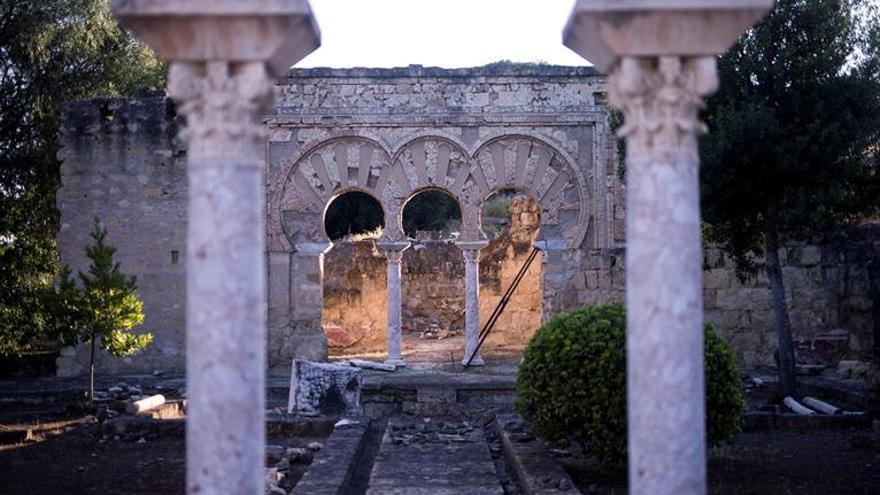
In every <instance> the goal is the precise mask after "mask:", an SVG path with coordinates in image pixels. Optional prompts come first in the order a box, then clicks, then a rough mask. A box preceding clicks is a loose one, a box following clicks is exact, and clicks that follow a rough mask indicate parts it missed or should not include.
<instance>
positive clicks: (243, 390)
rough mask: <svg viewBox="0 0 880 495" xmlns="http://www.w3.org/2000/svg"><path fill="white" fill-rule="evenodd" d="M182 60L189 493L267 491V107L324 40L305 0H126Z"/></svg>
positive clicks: (165, 52) (145, 33)
mask: <svg viewBox="0 0 880 495" xmlns="http://www.w3.org/2000/svg"><path fill="white" fill-rule="evenodd" d="M113 6H114V12H115V13H116V15H117V16H118V17H119V18H120V20H121V21H122V22H123V24H125V25H126V26H128V27H129V28H130V29H131V30H132V31H133V32H134V33H135V34H136V35H137V36H139V37H140V38H141V39H143V40H144V41H146V42H147V43H148V44H150V45H151V46H152V47H153V48H155V49H156V51H157V52H158V54H159V55H160V56H161V57H163V58H165V59H166V60H168V61H170V62H171V68H170V73H169V86H170V88H169V89H170V93H171V96H172V97H173V98H174V99H175V100H176V101H177V102H178V103H179V106H178V111H179V112H180V113H181V114H182V115H183V116H184V117H186V127H185V128H184V130H183V131H182V137H183V139H185V140H186V141H187V159H188V169H187V172H188V174H187V180H188V182H187V184H188V196H189V211H188V222H187V224H188V227H187V250H186V361H187V363H186V368H187V374H186V379H187V400H188V404H187V428H186V456H187V493H189V494H199V495H219V494H241V493H263V491H264V490H265V475H264V471H265V412H266V411H265V368H266V312H267V307H266V257H265V252H266V247H265V239H266V231H265V205H264V195H265V193H264V187H265V180H264V178H263V166H264V163H263V160H262V159H260V158H259V150H260V147H262V146H265V136H264V127H263V125H262V124H261V120H262V117H263V115H264V113H265V112H266V111H268V110H269V109H270V108H271V105H272V86H273V83H274V80H275V77H278V76H280V75H282V74H283V73H284V72H286V70H287V68H289V67H290V65H292V64H293V63H294V62H296V61H297V60H299V59H300V58H302V57H303V56H305V55H306V54H308V53H309V52H311V51H312V50H314V49H315V48H317V46H318V44H319V38H318V33H317V29H316V27H315V24H314V19H313V18H312V15H311V12H310V11H309V6H308V3H307V2H306V1H305V0H256V1H252V2H245V3H242V2H238V1H233V0H214V1H206V0H205V1H192V0H190V1H185V0H180V1H173V0H168V1H163V2H157V1H153V0H117V1H115V2H114V4H113Z"/></svg>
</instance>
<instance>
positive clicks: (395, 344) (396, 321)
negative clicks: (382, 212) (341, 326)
mask: <svg viewBox="0 0 880 495" xmlns="http://www.w3.org/2000/svg"><path fill="white" fill-rule="evenodd" d="M409 246H410V243H408V242H380V243H378V244H377V247H378V248H379V249H380V250H381V251H382V253H384V254H385V258H386V259H387V260H388V356H387V357H386V358H385V362H386V363H387V364H393V365H395V366H405V365H406V361H404V360H403V357H402V356H401V348H402V340H403V321H402V320H403V316H402V313H403V312H402V310H401V287H400V262H401V260H402V259H403V252H404V251H406V250H407V249H408V248H409Z"/></svg>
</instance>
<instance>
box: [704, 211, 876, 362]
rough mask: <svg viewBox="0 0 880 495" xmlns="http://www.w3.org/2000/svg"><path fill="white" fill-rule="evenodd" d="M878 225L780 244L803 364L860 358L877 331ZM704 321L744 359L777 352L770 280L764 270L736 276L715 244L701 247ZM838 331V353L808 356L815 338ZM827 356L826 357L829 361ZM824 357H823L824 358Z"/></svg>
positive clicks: (763, 357) (762, 358)
mask: <svg viewBox="0 0 880 495" xmlns="http://www.w3.org/2000/svg"><path fill="white" fill-rule="evenodd" d="M878 246H880V225H876V224H875V225H863V226H860V227H859V228H857V229H855V230H853V231H850V232H848V233H845V234H838V235H834V236H829V238H828V239H826V240H825V241H824V242H821V243H817V244H816V245H792V246H788V247H785V248H782V249H781V250H780V255H779V258H780V262H781V263H782V276H783V280H784V282H785V289H786V296H787V299H788V302H789V306H790V316H791V330H792V334H793V336H794V337H795V340H796V344H798V347H799V352H798V358H799V361H802V362H811V361H814V360H817V361H818V362H821V364H831V365H836V362H835V361H834V359H840V358H841V357H848V358H851V359H863V360H867V358H868V355H869V353H870V352H871V350H872V348H873V347H874V345H875V336H876V335H880V332H878V326H880V318H878V316H880V314H878V313H880V273H878V268H880V250H878ZM704 264H705V266H706V268H707V270H706V271H705V277H704V292H703V293H704V296H705V297H704V304H705V307H706V321H708V322H710V323H712V324H713V326H714V327H715V329H716V330H717V331H718V333H719V334H720V335H722V336H723V337H724V338H725V339H726V340H727V341H728V342H730V343H731V345H732V346H733V348H734V350H735V351H736V353H737V355H738V356H739V357H740V360H741V361H742V362H744V363H746V364H749V365H771V364H773V363H774V359H773V352H774V351H775V350H776V347H777V344H776V330H775V313H774V309H773V308H774V307H773V299H772V297H771V291H770V282H769V280H768V279H767V276H766V275H764V274H763V273H761V274H759V275H758V276H757V277H755V278H754V279H753V280H749V281H746V282H741V281H740V280H739V279H738V278H737V277H736V274H735V271H734V269H733V263H732V262H731V261H730V260H728V259H725V257H724V256H723V254H722V253H721V251H720V250H719V249H717V248H712V247H710V248H707V249H706V253H705V263H704ZM829 333H831V334H833V337H834V339H835V340H836V339H837V338H838V337H839V336H843V339H844V342H845V344H844V349H848V351H846V350H844V352H843V353H837V354H836V355H831V356H818V355H817V356H813V353H812V352H809V349H810V348H811V347H812V341H813V340H815V339H816V338H817V337H818V338H819V339H825V338H828V337H829V335H828V334H829ZM829 359H831V360H832V361H831V362H828V360H829ZM823 361H824V362H823Z"/></svg>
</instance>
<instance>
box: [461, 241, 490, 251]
mask: <svg viewBox="0 0 880 495" xmlns="http://www.w3.org/2000/svg"><path fill="white" fill-rule="evenodd" d="M455 245H456V246H458V247H459V248H460V249H461V250H462V251H470V250H473V251H479V250H480V249H483V248H485V247H486V246H488V245H489V241H459V242H456V243H455Z"/></svg>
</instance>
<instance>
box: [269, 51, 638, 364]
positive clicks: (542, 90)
mask: <svg viewBox="0 0 880 495" xmlns="http://www.w3.org/2000/svg"><path fill="white" fill-rule="evenodd" d="M605 86H606V79H605V77H604V76H602V75H600V74H598V73H596V72H594V70H593V69H591V68H572V67H540V66H539V67H534V66H516V65H513V66H507V65H501V66H493V67H482V68H474V69H453V70H450V69H436V68H423V67H420V66H411V67H408V68H400V69H309V70H293V71H291V73H290V77H289V78H287V79H286V80H284V81H282V82H281V84H279V86H278V87H277V92H276V101H277V105H276V108H275V110H274V111H273V112H272V113H271V114H270V115H269V119H268V125H269V133H270V138H269V146H268V160H267V161H268V174H267V175H268V177H267V182H268V185H267V187H268V194H267V197H268V215H269V218H268V225H267V229H268V236H269V239H268V245H269V251H270V252H269V258H270V259H269V263H270V272H269V276H270V294H269V297H270V308H269V328H270V330H269V338H270V343H269V358H270V363H279V364H281V363H286V362H288V361H289V359H290V358H291V357H292V356H294V355H299V356H302V355H303V353H313V355H317V354H318V352H315V351H316V350H317V351H320V349H321V348H322V345H323V342H325V340H324V339H325V333H324V332H323V331H322V330H321V318H322V315H326V314H327V312H326V311H324V310H322V308H321V306H320V304H319V303H318V302H319V301H320V300H322V299H323V300H324V301H325V302H326V301H327V298H324V297H322V291H323V290H324V289H325V288H326V286H325V285H324V284H323V281H322V280H323V279H322V277H321V273H322V272H321V270H322V267H323V273H324V275H325V276H326V275H327V274H328V273H332V272H334V270H336V267H335V266H332V265H334V264H335V263H337V261H335V258H334V256H335V255H334V253H333V251H332V250H330V247H331V244H330V242H329V239H327V237H326V234H325V232H324V231H323V214H324V211H325V209H326V206H327V204H329V202H330V201H332V199H333V198H334V197H336V196H337V195H339V194H342V193H345V192H347V191H352V190H357V191H361V192H365V193H367V194H371V195H373V196H374V197H375V198H376V199H377V200H378V201H379V203H380V204H381V205H382V207H383V210H384V212H385V218H384V225H385V231H384V234H383V239H382V241H383V242H401V241H406V239H405V237H404V236H403V233H402V230H401V229H400V213H401V209H402V206H403V204H405V202H406V200H408V198H410V197H412V195H414V194H417V193H418V192H419V191H421V190H424V189H425V188H436V189H441V190H444V191H445V192H447V193H449V194H450V195H451V196H452V197H453V198H455V199H456V200H457V201H458V202H459V206H460V208H461V210H462V232H461V236H460V237H459V240H462V241H474V240H478V239H479V238H480V234H479V231H480V218H479V210H480V207H481V204H482V202H483V201H484V200H485V199H486V198H487V197H488V196H490V195H491V194H492V193H493V192H495V191H497V190H499V189H501V188H505V187H511V186H515V187H517V188H519V189H522V190H523V191H524V192H525V193H527V194H529V195H531V196H532V197H533V198H534V199H535V200H536V201H537V202H538V209H539V217H540V222H541V225H540V235H539V239H538V242H539V243H541V246H542V249H543V251H544V253H545V254H544V258H543V260H542V264H541V266H542V268H544V269H542V270H540V271H539V272H538V273H540V276H541V277H542V279H541V280H540V282H539V283H535V284H532V285H531V286H530V287H528V290H534V291H536V292H537V293H538V294H540V298H541V303H540V305H537V306H539V307H540V308H541V315H540V319H542V320H543V319H546V318H549V316H551V315H552V313H549V312H548V311H547V308H562V307H564V304H563V302H562V299H561V298H562V290H561V289H562V288H563V287H564V286H565V285H566V284H568V283H569V281H570V280H571V279H572V278H573V277H576V274H577V272H578V268H579V266H580V264H581V263H582V262H583V260H584V259H585V258H588V257H590V256H591V252H592V251H593V250H596V251H597V252H598V251H602V250H605V249H608V248H609V247H612V246H614V245H615V242H616V240H618V239H620V238H621V236H622V233H620V232H617V231H616V230H617V228H618V227H619V223H617V222H615V221H614V219H613V216H614V215H615V213H614V212H615V205H616V204H618V203H620V202H621V201H622V198H621V197H619V196H618V195H617V194H618V193H619V192H620V187H619V182H620V181H619V178H618V177H617V174H616V167H615V166H614V164H613V161H610V160H611V159H610V158H609V157H608V150H609V149H610V146H609V141H612V140H611V139H610V134H609V130H608V124H607V112H606V108H605V106H604V102H603V101H604V100H603V95H604V93H605V92H606V88H605ZM456 250H457V248H454V249H452V251H451V252H450V256H451V257H452V258H450V261H449V263H452V264H450V265H449V267H450V268H449V269H450V270H451V271H452V272H455V271H456V270H460V268H456V267H460V266H461V265H458V263H463V261H458V260H459V259H460V256H461V254H460V251H459V252H455V251H456ZM328 251H329V252H328ZM433 251H434V246H428V245H427V244H425V249H419V248H418V247H416V248H413V249H410V250H409V251H407V252H406V253H405V254H404V261H403V301H404V303H403V304H404V327H405V330H407V329H416V330H418V332H420V333H421V332H422V331H423V330H424V329H426V328H427V329H431V328H435V329H436V328H437V327H441V328H440V330H442V329H443V328H442V327H443V326H444V325H450V327H451V328H453V329H454V328H455V327H456V326H457V325H460V323H458V322H457V321H458V320H459V319H460V317H458V316H457V314H456V313H457V311H458V310H457V304H458V303H457V302H456V300H457V298H459V297H461V295H462V294H463V293H464V290H463V288H461V286H460V285H458V284H459V283H460V282H458V281H457V280H456V281H453V280H451V279H450V280H448V281H445V280H443V275H444V273H441V271H440V270H439V269H438V268H437V267H438V266H440V265H442V263H445V262H440V261H437V260H435V259H433V258H432V256H437V255H434V254H431V253H432V252H433ZM521 252H522V250H517V251H516V253H517V255H519V254H520V253H521ZM323 253H326V254H323ZM452 253H454V256H453V254H452ZM423 257H426V259H425V260H421V261H418V262H416V261H413V260H420V258H423ZM343 261H344V262H345V260H343ZM434 261H437V263H434ZM294 263H295V264H296V266H298V267H301V268H302V270H294V269H292V267H293V264H294ZM487 266H490V267H491V264H490V265H487ZM496 269H497V267H496ZM496 271H497V274H496V275H495V276H498V277H500V278H501V279H505V280H506V279H509V278H510V277H511V273H510V272H511V270H510V269H508V268H504V269H503V270H496ZM285 274H287V276H285ZM346 276H348V275H346ZM486 276H487V277H491V276H493V275H491V274H487V275H486ZM462 278H463V277H462ZM271 280H275V282H272V281H271ZM447 282H448V283H447ZM492 286H493V287H503V284H501V283H498V284H493V285H492ZM359 293H360V294H364V293H365V292H364V291H359ZM352 294H354V293H353V292H349V294H348V295H347V296H345V297H349V298H350V297H351V296H352ZM483 296H484V298H485V299H486V300H485V301H483V305H485V306H491V305H492V304H493V302H494V301H493V299H492V297H493V294H492V291H491V290H484V293H483ZM331 299H333V300H340V299H338V298H337V296H336V295H335V294H334V295H332V297H331ZM342 300H344V299H342ZM407 300H421V301H424V304H423V305H419V304H416V305H415V306H408V304H410V303H408V302H407ZM496 300H497V297H496ZM374 302H376V301H374ZM429 303H430V304H432V305H435V306H437V307H439V308H440V310H439V312H438V314H429V313H427V312H425V311H423V310H422V309H421V307H423V306H426V305H428V304H429ZM526 306H528V307H529V311H532V309H534V307H535V306H536V304H533V303H529V304H528V305H526ZM334 311H335V310H334ZM346 311H348V312H349V314H350V315H351V316H350V317H353V315H352V314H351V312H350V311H349V310H347V309H345V310H342V311H335V316H334V317H336V318H340V319H344V317H345V315H344V314H343V313H345V312H346ZM483 311H484V312H485V311H486V310H483ZM373 312H374V307H372V306H371V308H370V315H369V316H368V318H367V319H368V320H369V321H370V322H373V321H376V322H377V323H376V325H378V324H381V319H377V318H374V316H373V314H372V313H373ZM507 317H508V318H511V321H518V320H517V319H516V318H515V317H511V316H510V315H508V316H507ZM432 318H434V319H435V320H439V321H436V322H435V321H432ZM447 320H448V321H447ZM407 321H409V322H410V323H409V324H408V323H407ZM528 322H529V323H528V324H529V325H531V323H532V321H531V320H528ZM369 325H370V329H369V330H366V329H358V330H354V331H353V332H354V333H359V334H364V335H366V334H369V335H370V337H369V339H373V337H372V335H374V334H376V332H375V330H374V329H373V327H375V326H376V325H374V324H372V323H370V324H369ZM330 331H331V332H333V331H338V329H336V330H334V329H332V328H331V330H330ZM432 333H433V332H432ZM377 338H378V337H377ZM369 339H368V340H369ZM373 340H375V339H373Z"/></svg>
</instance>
